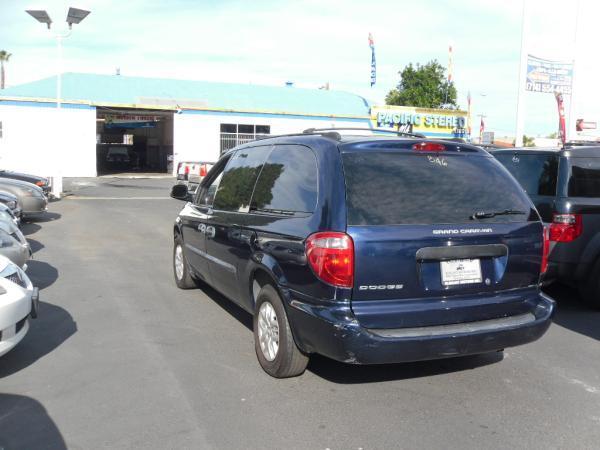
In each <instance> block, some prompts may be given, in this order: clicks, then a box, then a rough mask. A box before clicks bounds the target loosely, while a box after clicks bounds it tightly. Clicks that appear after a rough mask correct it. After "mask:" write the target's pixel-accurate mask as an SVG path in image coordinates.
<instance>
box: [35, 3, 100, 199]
mask: <svg viewBox="0 0 600 450" xmlns="http://www.w3.org/2000/svg"><path fill="white" fill-rule="evenodd" d="M25 12H26V13H27V14H29V15H30V16H31V17H33V18H34V19H35V20H37V21H38V22H40V23H44V24H46V26H47V27H48V30H50V29H51V27H52V19H51V18H50V16H49V15H48V12H47V11H45V10H37V9H36V10H33V9H29V10H26V11H25ZM89 13H90V11H86V10H85V9H78V8H72V7H71V8H69V11H68V13H67V20H66V22H67V24H68V25H69V29H68V30H63V31H62V32H61V31H60V30H59V31H56V32H54V33H52V37H53V38H54V39H56V55H57V66H58V67H57V74H56V110H57V111H60V109H61V106H62V105H61V103H62V100H61V98H62V41H63V39H66V38H68V37H69V36H71V32H72V28H73V24H78V23H80V22H81V21H82V20H83V19H85V18H86V17H87V16H88V14H89ZM59 119H60V117H58V116H57V120H59ZM56 128H57V132H59V130H58V128H59V127H56ZM56 142H57V143H58V142H59V139H57V141H56ZM56 172H60V170H59V169H57V170H56ZM54 175H55V176H54V177H52V178H53V179H52V194H53V195H54V197H56V198H60V194H61V192H62V176H60V175H58V174H54Z"/></svg>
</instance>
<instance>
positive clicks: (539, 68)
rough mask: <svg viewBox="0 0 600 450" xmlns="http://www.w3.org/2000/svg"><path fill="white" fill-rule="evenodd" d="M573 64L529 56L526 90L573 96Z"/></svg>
mask: <svg viewBox="0 0 600 450" xmlns="http://www.w3.org/2000/svg"><path fill="white" fill-rule="evenodd" d="M572 83H573V62H571V61H568V62H564V61H563V62H561V61H549V60H547V59H541V58H536V57H535V56H532V55H527V81H526V83H525V90H527V91H531V92H542V93H547V94H553V93H555V92H560V93H562V94H564V95H571V90H572Z"/></svg>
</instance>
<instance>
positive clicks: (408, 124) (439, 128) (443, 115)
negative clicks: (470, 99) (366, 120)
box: [371, 105, 467, 137]
mask: <svg viewBox="0 0 600 450" xmlns="http://www.w3.org/2000/svg"><path fill="white" fill-rule="evenodd" d="M371 122H372V125H373V127H375V128H390V129H394V130H400V131H405V132H412V133H420V134H424V135H425V136H431V137H465V134H466V132H465V129H466V127H467V113H466V112H465V111H454V110H447V109H428V108H414V107H409V106H390V105H386V106H373V107H372V108H371Z"/></svg>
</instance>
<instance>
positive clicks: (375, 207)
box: [172, 130, 554, 377]
mask: <svg viewBox="0 0 600 450" xmlns="http://www.w3.org/2000/svg"><path fill="white" fill-rule="evenodd" d="M187 195H188V194H187V191H186V188H185V186H183V185H180V186H175V187H174V188H173V191H172V196H173V197H175V198H179V199H185V198H186V196H187ZM188 200H191V201H189V202H188V203H187V204H186V206H185V207H184V208H183V210H182V211H181V213H180V214H179V216H178V217H177V220H176V222H175V227H174V250H173V268H174V274H175V281H176V283H177V285H178V286H179V287H180V288H183V289H187V288H192V287H195V286H197V285H198V283H201V282H204V283H207V284H209V285H210V286H212V287H213V288H215V289H216V290H218V291H220V292H221V293H223V294H224V295H225V296H227V297H228V298H230V299H231V300H233V301H234V302H235V303H237V304H238V305H240V306H241V307H242V308H244V309H245V310H247V311H249V312H250V313H251V314H253V316H254V339H255V348H256V354H257V357H258V360H259V362H260V364H261V366H262V367H263V369H264V370H265V371H266V372H267V373H269V374H270V375H272V376H275V377H289V376H294V375H299V374H301V373H302V372H303V371H304V369H305V368H306V365H307V363H308V357H309V356H310V354H312V353H319V354H322V355H325V356H327V357H329V358H333V359H335V360H338V361H343V362H347V363H352V364H382V363H394V362H402V361H417V360H426V359H435V358H447V357H453V356H460V355H468V354H478V353H486V352H496V351H500V350H502V349H504V348H506V347H511V346H515V345H520V344H525V343H528V342H531V341H534V340H536V339H538V338H539V337H541V336H542V335H543V334H544V332H545V331H546V330H547V329H548V327H549V325H550V322H551V318H552V315H553V312H554V302H553V300H552V299H550V298H549V297H547V296H546V295H544V294H543V293H542V292H541V291H540V287H539V286H540V276H541V273H542V272H543V271H544V270H545V267H546V264H547V251H548V240H547V232H546V231H545V230H544V227H543V225H542V223H541V221H540V217H539V215H538V213H537V211H536V210H535V208H534V207H533V205H532V203H531V201H530V200H529V198H528V197H527V195H526V194H525V192H524V191H523V190H522V188H521V187H520V186H519V184H518V183H517V182H516V181H515V180H514V179H513V178H512V176H511V175H510V174H509V173H508V172H507V171H506V169H504V167H502V165H501V164H500V163H498V162H497V161H496V160H495V159H494V158H493V157H491V156H490V155H489V154H488V153H487V152H486V151H485V150H482V149H478V148H476V147H473V146H470V145H467V144H463V143H457V142H444V141H431V140H427V139H418V138H417V139H415V138H412V137H400V136H395V135H394V136H392V137H387V136H383V135H344V134H341V132H340V131H335V130H331V131H327V130H307V132H305V133H302V134H299V135H288V136H278V137H272V138H268V139H262V140H259V141H255V142H252V143H249V144H245V145H242V146H239V147H236V148H234V149H232V150H231V151H229V152H228V153H227V154H225V155H224V156H223V157H222V158H221V159H220V161H219V162H218V163H217V164H216V165H215V166H214V167H213V169H212V170H211V171H210V172H209V173H208V175H207V176H206V178H205V179H204V180H203V182H202V184H201V186H200V188H199V189H198V190H197V192H196V193H195V195H194V197H193V198H191V199H190V198H188Z"/></svg>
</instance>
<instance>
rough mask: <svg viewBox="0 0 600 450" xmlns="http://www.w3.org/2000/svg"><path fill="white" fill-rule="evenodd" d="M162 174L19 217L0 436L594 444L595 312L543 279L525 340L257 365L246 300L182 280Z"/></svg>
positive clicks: (32, 439)
mask: <svg viewBox="0 0 600 450" xmlns="http://www.w3.org/2000/svg"><path fill="white" fill-rule="evenodd" d="M171 184H172V180H170V179H138V180H124V179H110V178H106V179H94V180H88V181H87V184H86V183H84V184H81V183H78V184H73V183H70V184H69V183H68V184H66V186H67V187H69V188H70V189H72V194H73V195H71V196H70V197H67V198H64V199H63V200H61V201H60V202H54V203H52V204H51V205H50V213H49V214H48V217H47V219H46V220H45V221H43V222H39V223H31V224H26V225H25V226H24V227H23V230H24V233H25V235H26V236H27V238H28V240H29V241H30V243H31V245H32V248H33V250H34V252H35V254H34V260H33V261H31V263H30V264H29V270H28V273H29V275H30V277H31V278H32V280H33V281H34V283H36V284H37V285H38V286H39V287H40V288H41V301H42V303H41V317H40V318H39V319H38V320H36V321H34V322H33V323H32V328H31V330H30V332H29V334H28V336H26V338H25V339H24V340H23V342H22V343H21V344H20V345H19V346H17V347H16V348H15V349H14V350H13V351H12V352H10V353H8V354H7V355H6V356H5V357H3V358H2V359H0V449H3V450H8V449H42V448H43V449H46V448H48V449H50V448H51V449H55V448H56V449H61V448H69V449H101V448H107V449H108V448H110V449H122V448H125V449H126V448H135V449H138V448H144V449H154V448H156V449H170V448H173V449H175V448H177V449H182V448H190V449H191V448H194V449H196V448H221V449H233V448H257V449H258V448H277V449H282V448H299V449H327V448H329V449H332V450H333V449H388V448H473V449H475V448H477V449H480V448H570V449H573V448H598V445H599V444H598V443H599V442H600V313H598V312H593V311H590V310H588V309H586V308H585V307H583V306H581V305H580V304H579V303H578V302H577V301H576V294H574V293H573V292H572V290H570V289H567V288H562V287H554V288H552V289H551V290H550V291H549V292H550V294H551V295H553V296H555V297H556V298H557V299H558V302H559V308H558V314H557V317H556V320H555V324H554V325H553V326H552V327H551V328H550V330H549V332H548V334H547V335H546V336H545V337H544V338H542V339H541V340H540V341H538V342H535V343H533V344H529V345H526V346H523V347H517V348H512V349H507V350H506V351H505V353H504V357H502V355H501V354H492V355H484V356H476V357H466V358H460V359H450V360H443V361H433V362H425V363H411V364H399V365H392V366H377V367H356V366H349V365H344V364H341V363H336V362H333V361H329V360H327V359H325V358H320V357H315V358H313V360H312V361H311V363H310V365H309V367H308V370H307V372H306V373H305V374H304V375H303V376H301V377H298V378H292V379H286V380H276V379H273V378H271V377H269V376H267V375H266V374H265V373H264V372H263V371H262V369H261V368H260V367H259V365H258V363H257V361H256V357H255V354H254V347H253V340H252V332H251V318H250V316H249V315H248V314H247V313H245V312H243V311H242V310H240V309H239V308H237V307H236V306H234V305H233V304H231V303H230V302H228V301H227V300H225V299H224V298H223V297H222V296H220V295H219V294H218V293H216V292H214V291H212V290H210V289H205V290H193V291H180V290H178V289H177V288H176V287H175V284H174V282H173V276H172V268H171V251H172V223H173V220H174V218H175V216H176V214H177V212H178V210H179V208H180V207H181V206H182V203H180V202H178V201H176V200H172V199H170V198H168V193H169V189H170V186H171Z"/></svg>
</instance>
